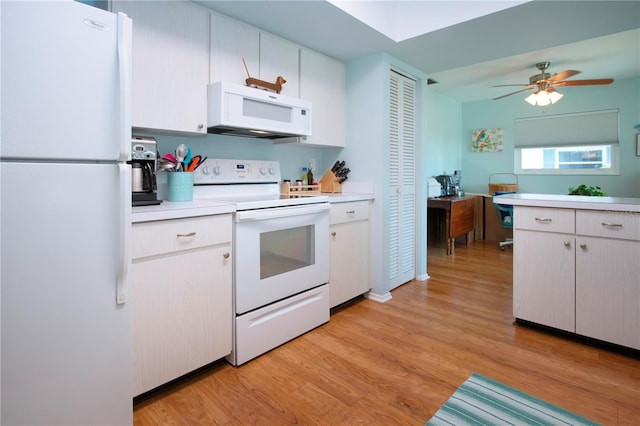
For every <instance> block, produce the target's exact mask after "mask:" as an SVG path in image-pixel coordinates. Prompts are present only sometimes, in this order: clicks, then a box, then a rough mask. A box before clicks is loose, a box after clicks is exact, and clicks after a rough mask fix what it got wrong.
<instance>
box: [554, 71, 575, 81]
mask: <svg viewBox="0 0 640 426" xmlns="http://www.w3.org/2000/svg"><path fill="white" fill-rule="evenodd" d="M576 74H580V71H576V70H564V71H560V72H559V73H558V74H556V75H554V76H552V77H550V78H549V79H548V81H549V82H550V83H551V82H560V81H562V80H564V79H566V78H569V77H573V76H574V75H576Z"/></svg>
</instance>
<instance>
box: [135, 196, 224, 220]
mask: <svg viewBox="0 0 640 426" xmlns="http://www.w3.org/2000/svg"><path fill="white" fill-rule="evenodd" d="M235 211H236V208H235V206H234V205H233V204H228V203H217V202H202V201H197V200H194V201H185V202H171V201H163V202H162V204H160V205H157V206H144V207H133V208H132V212H131V223H140V222H152V221H156V220H169V219H185V218H189V217H197V216H212V215H218V214H226V213H233V212H235Z"/></svg>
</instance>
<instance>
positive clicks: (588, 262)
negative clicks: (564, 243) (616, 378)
mask: <svg viewBox="0 0 640 426" xmlns="http://www.w3.org/2000/svg"><path fill="white" fill-rule="evenodd" d="M576 233H577V234H578V236H577V237H576V333H578V334H580V335H583V336H588V337H593V338H596V339H600V340H604V341H607V342H611V343H615V344H618V345H622V346H627V347H631V348H635V349H640V215H637V214H636V215H635V216H634V215H632V214H624V213H623V212H612V211H609V212H595V211H581V210H578V211H576Z"/></svg>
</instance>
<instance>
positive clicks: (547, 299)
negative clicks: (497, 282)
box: [513, 206, 640, 349]
mask: <svg viewBox="0 0 640 426" xmlns="http://www.w3.org/2000/svg"><path fill="white" fill-rule="evenodd" d="M638 259H640V215H639V214H637V213H632V212H616V211H591V210H582V209H580V210H576V209H560V208H539V207H523V206H516V207H515V210H514V248H513V313H514V316H515V317H516V318H518V319H522V320H527V321H531V322H534V323H537V324H542V325H546V326H549V327H553V328H557V329H560V330H565V331H569V332H572V333H576V334H579V335H581V336H587V337H591V338H594V339H598V340H602V341H605V342H609V343H614V344H617V345H621V346H626V347H630V348H634V349H640V280H639V279H638V277H640V262H639V261H638Z"/></svg>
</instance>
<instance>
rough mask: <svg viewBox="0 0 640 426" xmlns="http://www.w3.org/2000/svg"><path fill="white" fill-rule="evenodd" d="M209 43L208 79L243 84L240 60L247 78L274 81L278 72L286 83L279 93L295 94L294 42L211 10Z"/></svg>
mask: <svg viewBox="0 0 640 426" xmlns="http://www.w3.org/2000/svg"><path fill="white" fill-rule="evenodd" d="M210 43H211V66H210V77H209V78H210V81H211V82H217V81H228V82H231V83H236V84H242V85H244V84H245V80H246V78H247V77H248V76H247V72H246V70H245V68H244V63H243V59H244V61H245V62H246V64H247V68H248V70H249V73H250V75H251V77H253V78H258V79H261V80H265V81H268V82H270V83H275V81H276V78H277V77H278V76H279V75H281V76H282V77H284V78H285V80H286V81H287V82H286V83H285V84H284V85H283V86H282V91H281V92H280V93H281V94H282V95H287V96H291V97H295V98H297V97H299V93H300V85H299V74H300V70H299V61H300V59H299V56H300V53H299V47H298V45H296V44H294V43H292V42H290V41H288V40H285V39H283V38H281V37H278V36H276V35H273V34H271V33H267V32H265V31H261V30H260V29H258V28H256V27H253V26H251V25H249V24H246V23H244V22H241V21H237V20H235V19H233V18H229V17H227V16H225V15H221V14H219V13H216V12H212V13H211V40H210Z"/></svg>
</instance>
